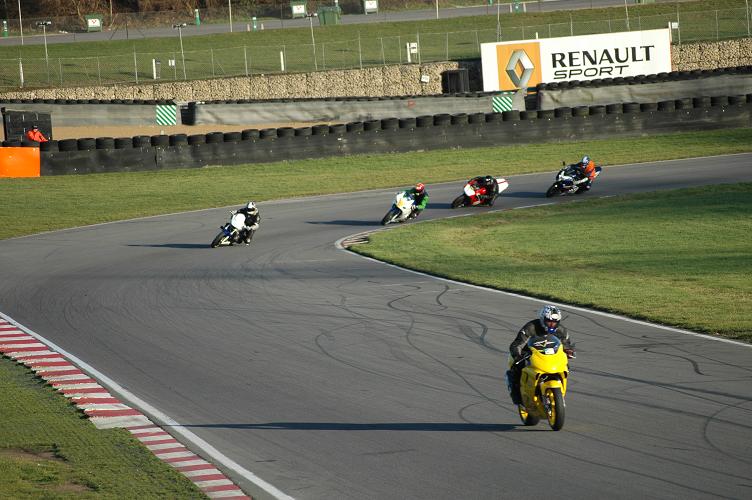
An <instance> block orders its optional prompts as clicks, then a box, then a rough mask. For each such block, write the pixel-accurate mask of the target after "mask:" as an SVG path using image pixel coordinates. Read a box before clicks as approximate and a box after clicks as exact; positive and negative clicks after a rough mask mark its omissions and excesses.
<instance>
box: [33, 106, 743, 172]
mask: <svg viewBox="0 0 752 500" xmlns="http://www.w3.org/2000/svg"><path fill="white" fill-rule="evenodd" d="M673 103H674V105H673V106H671V105H669V104H667V103H666V102H662V103H661V104H658V103H657V102H653V103H647V104H648V105H641V104H639V103H624V104H623V105H619V106H614V105H608V106H605V107H604V106H592V107H589V108H588V112H587V113H585V110H584V109H583V108H576V111H573V108H568V107H567V108H566V109H560V110H559V111H558V112H556V111H553V110H551V111H541V112H527V111H525V112H522V113H517V112H506V113H504V114H503V115H502V114H501V113H488V114H486V115H485V120H480V117H479V116H477V115H476V116H475V117H474V119H473V120H472V121H471V120H470V119H469V117H468V116H466V115H461V114H457V115H454V116H453V115H448V114H443V113H442V114H437V115H435V116H429V115H423V116H420V117H418V118H416V121H415V125H413V124H412V122H409V123H406V122H403V125H407V126H403V127H400V126H399V125H400V122H399V120H396V121H395V119H389V118H385V119H382V120H368V121H366V122H351V123H348V124H347V125H346V126H345V127H338V126H336V125H334V126H332V127H327V129H326V130H324V129H323V128H321V130H318V129H317V130H315V131H314V130H311V133H300V134H298V133H295V132H297V130H294V131H293V133H289V132H290V131H289V130H287V129H284V131H283V133H281V134H280V133H279V129H264V130H262V131H258V130H255V129H249V130H247V131H243V133H242V134H241V139H240V140H239V141H238V140H237V137H236V136H233V137H231V141H229V142H227V141H225V137H224V136H223V135H222V134H218V133H211V134H206V135H201V134H196V135H192V136H189V137H188V138H187V139H188V140H187V141H185V138H183V137H181V138H180V139H179V140H177V139H173V140H169V139H167V140H166V139H164V138H163V139H159V140H154V141H152V140H151V138H150V137H148V136H139V137H135V138H133V141H132V142H131V147H127V143H126V141H123V140H121V139H116V141H115V145H116V147H117V146H118V145H119V146H121V147H120V148H119V149H115V148H113V149H98V148H96V147H92V148H89V146H90V145H91V144H90V142H91V141H84V143H82V144H78V143H77V142H76V140H72V142H70V143H69V142H66V141H59V142H58V143H57V144H56V145H51V146H49V147H48V149H47V150H46V151H41V169H40V172H41V175H60V174H77V173H95V172H128V171H139V170H160V169H174V168H193V167H203V166H213V165H238V164H248V163H264V162H275V161H284V160H300V159H308V158H322V157H329V156H341V155H351V154H379V153H387V152H407V151H417V150H433V149H449V148H472V147H488V146H501V145H513V144H540V143H542V142H559V141H571V140H589V139H604V138H609V137H639V136H643V135H651V134H656V133H672V132H690V131H702V130H715V129H723V128H739V127H752V94H748V95H738V96H728V97H726V99H718V98H714V99H711V98H710V97H706V98H695V99H692V102H691V105H690V103H689V102H688V101H687V100H686V99H678V100H674V101H673ZM643 104H644V103H643ZM523 115H524V116H523ZM306 132H308V130H306ZM186 142H187V144H186ZM93 143H94V146H96V144H97V142H96V140H93ZM108 143H109V141H100V145H106V144H108ZM153 143H157V144H159V145H156V146H155V145H153ZM79 146H86V147H87V149H85V150H80V149H79Z"/></svg>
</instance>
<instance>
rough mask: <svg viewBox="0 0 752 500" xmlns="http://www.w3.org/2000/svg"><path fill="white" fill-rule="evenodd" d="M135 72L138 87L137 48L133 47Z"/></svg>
mask: <svg viewBox="0 0 752 500" xmlns="http://www.w3.org/2000/svg"><path fill="white" fill-rule="evenodd" d="M133 70H134V74H135V75H136V85H138V58H137V57H136V48H135V47H133Z"/></svg>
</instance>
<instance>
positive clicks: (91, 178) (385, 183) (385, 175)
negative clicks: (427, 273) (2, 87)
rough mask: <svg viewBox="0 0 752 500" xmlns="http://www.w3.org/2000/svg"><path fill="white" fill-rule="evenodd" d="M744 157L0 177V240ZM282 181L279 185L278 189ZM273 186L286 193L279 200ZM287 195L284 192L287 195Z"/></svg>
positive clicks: (457, 157) (670, 154)
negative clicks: (570, 168) (134, 221)
mask: <svg viewBox="0 0 752 500" xmlns="http://www.w3.org/2000/svg"><path fill="white" fill-rule="evenodd" d="M749 151H752V129H749V128H747V129H736V130H721V131H713V132H698V133H685V134H672V135H663V136H651V137H645V138H640V139H634V138H630V139H609V140H600V141H583V142H574V143H566V144H542V145H524V146H506V147H496V148H480V149H457V150H442V151H426V152H417V153H400V154H385V155H361V156H347V157H336V158H325V159H316V160H305V161H294V162H282V163H268V164H257V165H243V166H233V167H216V168H201V169H188V170H165V171H161V172H133V173H117V174H92V175H64V176H49V177H39V178H34V179H0V192H2V196H0V239H4V238H10V237H14V236H22V235H28V234H33V233H39V232H44V231H49V230H54V229H62V228H68V227H77V226H82V225H87V224H94V223H100V222H108V221H113V220H123V219H130V218H134V217H141V216H147V215H156V214H164V213H171V212H179V211H187V210H194V209H201V208H207V207H219V206H227V205H232V204H240V203H243V202H245V201H247V200H248V199H254V200H257V201H263V200H269V199H272V198H280V197H282V196H305V195H316V194H327V193H337V192H347V191H353V190H354V189H375V188H385V187H393V186H400V185H407V184H413V183H415V182H416V181H417V180H421V181H424V182H444V181H453V180H458V179H467V178H469V177H472V176H474V175H478V173H479V172H481V173H486V172H489V173H493V174H497V175H513V174H521V173H529V172H546V171H554V170H557V169H558V168H559V165H560V164H561V161H562V160H568V161H574V160H575V159H577V158H580V157H582V155H583V154H584V153H587V154H589V155H590V156H592V157H593V158H595V159H596V160H597V161H598V162H599V163H600V162H602V163H603V164H605V165H609V164H611V165H615V164H625V163H630V162H644V161H655V160H667V159H674V158H689V157H698V156H710V155H718V154H727V153H741V152H749ZM283 180H284V182H283ZM280 186H284V192H282V193H280V192H279V191H280ZM290 188H292V190H290Z"/></svg>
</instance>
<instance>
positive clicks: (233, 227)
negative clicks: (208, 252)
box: [211, 211, 246, 248]
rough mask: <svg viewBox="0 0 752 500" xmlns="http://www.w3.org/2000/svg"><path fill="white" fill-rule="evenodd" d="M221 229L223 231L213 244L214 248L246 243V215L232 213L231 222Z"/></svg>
mask: <svg viewBox="0 0 752 500" xmlns="http://www.w3.org/2000/svg"><path fill="white" fill-rule="evenodd" d="M220 229H222V230H221V231H220V232H219V234H218V235H217V236H216V237H215V238H214V239H213V240H212V242H211V247H212V248H217V247H219V246H225V245H234V244H239V243H243V242H245V233H246V229H245V215H244V214H241V213H237V212H235V211H232V212H230V220H229V221H227V223H225V224H224V225H223V226H220Z"/></svg>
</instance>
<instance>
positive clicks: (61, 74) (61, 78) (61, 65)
mask: <svg viewBox="0 0 752 500" xmlns="http://www.w3.org/2000/svg"><path fill="white" fill-rule="evenodd" d="M57 65H58V67H59V68H60V86H61V87H62V86H63V61H62V60H61V59H60V58H59V57H58V58H57Z"/></svg>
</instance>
